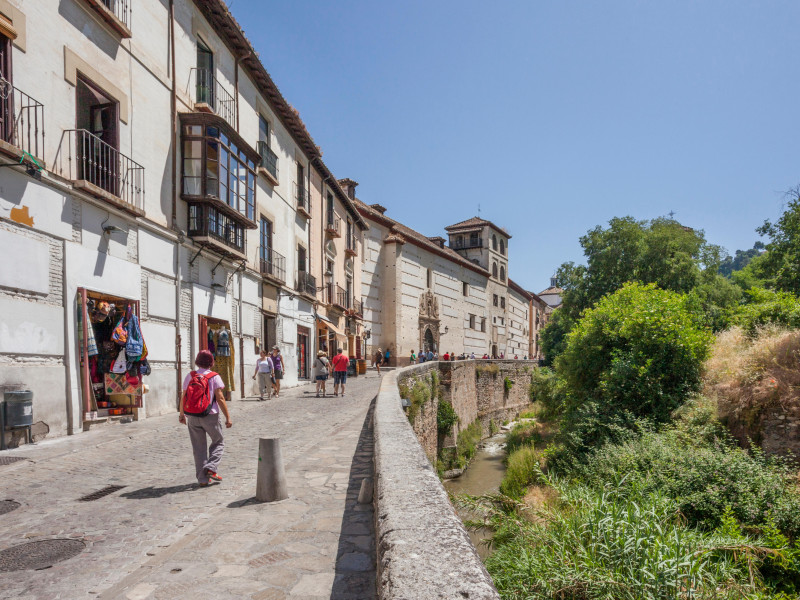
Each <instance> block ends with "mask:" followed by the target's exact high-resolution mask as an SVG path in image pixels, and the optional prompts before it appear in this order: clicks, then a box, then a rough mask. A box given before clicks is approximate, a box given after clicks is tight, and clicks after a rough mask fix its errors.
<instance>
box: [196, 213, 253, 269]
mask: <svg viewBox="0 0 800 600" xmlns="http://www.w3.org/2000/svg"><path fill="white" fill-rule="evenodd" d="M188 235H189V237H190V238H192V239H193V240H195V241H196V242H200V243H201V244H204V245H206V246H209V247H210V249H212V250H214V251H215V252H217V253H218V254H221V255H223V256H230V257H233V258H240V259H244V258H247V256H246V255H245V252H244V227H242V225H241V224H239V223H237V222H236V221H234V220H233V219H231V218H230V217H228V216H227V215H225V214H223V213H222V212H220V211H218V210H217V209H216V208H214V207H213V206H211V205H210V204H189V231H188Z"/></svg>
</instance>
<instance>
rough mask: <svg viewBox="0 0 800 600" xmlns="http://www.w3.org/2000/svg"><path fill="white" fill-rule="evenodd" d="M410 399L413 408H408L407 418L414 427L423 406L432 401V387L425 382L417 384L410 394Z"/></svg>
mask: <svg viewBox="0 0 800 600" xmlns="http://www.w3.org/2000/svg"><path fill="white" fill-rule="evenodd" d="M408 399H409V400H410V401H411V406H409V407H408V412H407V413H406V416H407V417H408V422H409V423H411V424H412V425H413V424H414V421H416V420H417V415H418V414H419V411H420V409H421V408H422V406H423V405H424V404H425V403H426V402H427V401H428V400H430V399H431V388H430V386H428V384H426V383H425V382H423V381H417V382H415V383H414V387H412V388H411V391H410V392H409V393H408Z"/></svg>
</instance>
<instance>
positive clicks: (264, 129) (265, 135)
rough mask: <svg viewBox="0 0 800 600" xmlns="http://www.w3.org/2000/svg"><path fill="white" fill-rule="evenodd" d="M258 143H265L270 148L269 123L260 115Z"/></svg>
mask: <svg viewBox="0 0 800 600" xmlns="http://www.w3.org/2000/svg"><path fill="white" fill-rule="evenodd" d="M258 141H259V142H264V143H265V144H266V145H267V148H269V121H267V120H266V119H265V118H264V117H263V116H262V115H258Z"/></svg>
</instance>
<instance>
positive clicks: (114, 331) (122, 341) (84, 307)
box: [77, 288, 150, 422]
mask: <svg viewBox="0 0 800 600" xmlns="http://www.w3.org/2000/svg"><path fill="white" fill-rule="evenodd" d="M138 314H139V301H138V300H130V299H128V298H121V297H118V296H113V295H111V294H103V293H100V292H93V291H91V290H87V289H85V288H78V299H77V316H78V343H79V350H80V352H79V353H80V365H81V391H82V395H83V407H84V422H92V421H98V420H108V419H109V418H111V417H123V416H125V415H131V416H132V417H133V419H135V420H136V419H138V418H139V410H138V409H140V408H142V406H143V405H144V394H145V393H146V392H147V386H146V385H144V384H143V378H144V377H145V376H147V375H149V374H150V365H149V363H148V362H147V345H146V344H145V341H144V337H143V336H142V329H141V325H140V323H139V317H138Z"/></svg>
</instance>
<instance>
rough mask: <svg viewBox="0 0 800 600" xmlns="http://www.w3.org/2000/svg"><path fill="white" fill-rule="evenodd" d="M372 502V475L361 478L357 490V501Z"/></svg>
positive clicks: (361, 502)
mask: <svg viewBox="0 0 800 600" xmlns="http://www.w3.org/2000/svg"><path fill="white" fill-rule="evenodd" d="M370 502H372V477H365V478H364V479H362V480H361V489H360V490H359V492H358V503H359V504H369V503H370Z"/></svg>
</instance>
